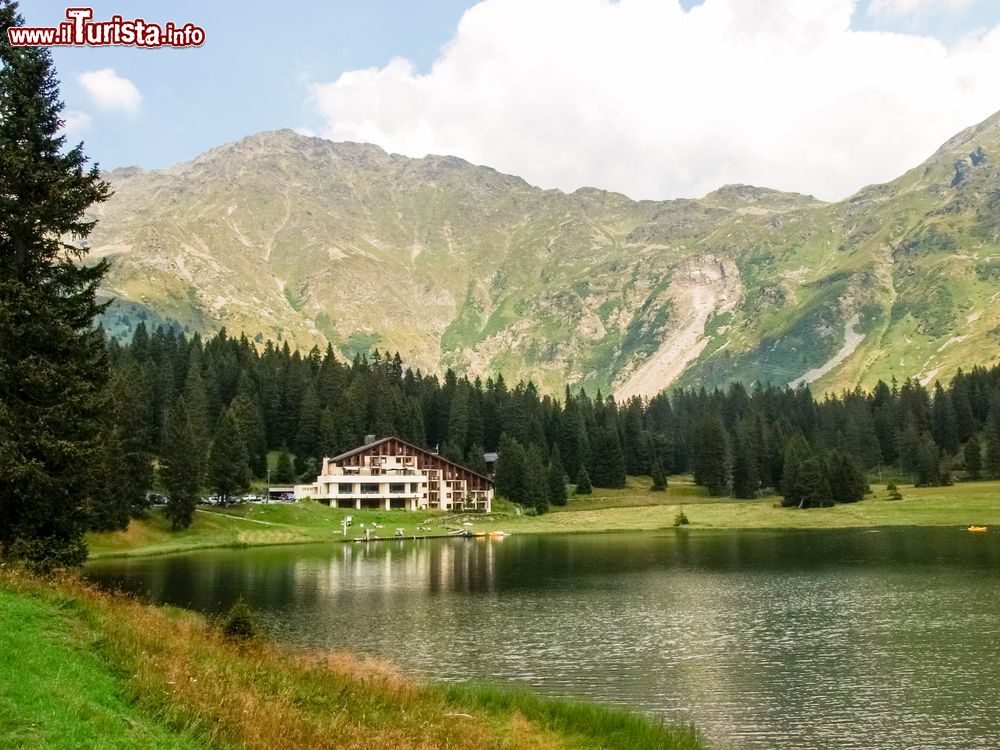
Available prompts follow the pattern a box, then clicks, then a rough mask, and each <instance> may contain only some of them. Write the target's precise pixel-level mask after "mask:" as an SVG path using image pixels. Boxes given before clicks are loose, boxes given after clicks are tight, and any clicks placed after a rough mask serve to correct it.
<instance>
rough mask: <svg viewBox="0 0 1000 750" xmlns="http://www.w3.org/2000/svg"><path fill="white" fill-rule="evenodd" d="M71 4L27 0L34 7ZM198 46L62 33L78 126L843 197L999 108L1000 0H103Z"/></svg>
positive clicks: (645, 182) (148, 152)
mask: <svg viewBox="0 0 1000 750" xmlns="http://www.w3.org/2000/svg"><path fill="white" fill-rule="evenodd" d="M66 7H67V6H66V4H65V0H64V2H53V1H52V0H30V1H29V2H22V4H21V12H22V14H23V15H24V16H25V20H26V23H27V24H28V25H32V26H48V25H56V24H57V23H59V22H60V21H62V20H64V19H65V9H66ZM92 7H93V8H94V18H95V20H105V19H108V18H110V17H111V16H112V15H115V14H117V15H121V16H123V17H125V18H129V19H130V18H137V17H139V18H144V19H146V20H147V21H155V22H159V23H164V22H166V21H174V22H175V23H177V24H178V25H181V24H183V23H185V22H191V23H194V24H196V25H198V26H201V27H202V28H204V29H205V34H206V41H205V43H204V45H202V46H201V47H198V48H186V49H137V48H134V47H114V48H54V49H53V58H54V61H55V64H56V68H57V71H58V75H59V77H60V80H61V81H62V87H61V91H62V96H63V99H64V101H65V104H66V109H65V112H64V115H65V120H66V131H67V135H68V136H69V138H70V139H71V140H72V141H74V142H75V141H79V140H83V141H84V143H85V149H86V152H87V153H88V154H89V155H90V156H91V157H92V158H94V159H95V160H96V161H97V162H98V163H99V164H100V165H101V167H102V168H104V169H113V168H115V167H120V166H131V165H138V166H141V167H144V168H150V169H151V168H159V167H163V166H167V165H170V164H174V163H177V162H181V161H186V160H189V159H192V158H194V157H195V156H197V155H198V154H199V153H202V152H203V151H206V150H207V149H209V148H212V147H214V146H218V145H221V144H223V143H226V142H229V141H232V140H236V139H238V138H241V137H243V136H246V135H250V134H253V133H256V132H260V131H262V130H274V129H278V128H293V129H295V130H297V131H299V132H301V133H303V134H306V135H313V136H318V137H325V138H331V139H333V140H351V141H366V142H371V143H376V144H378V145H379V146H382V147H383V148H385V149H386V150H388V151H392V152H397V153H403V154H406V155H408V156H414V157H419V156H423V155H425V154H428V153H435V154H451V155H455V156H460V157H462V158H464V159H467V160H469V161H471V162H473V163H476V164H485V165H488V166H491V167H494V168H496V169H499V170H500V171H503V172H507V173H511V174H516V175H519V176H521V177H523V178H525V179H526V180H528V181H529V182H531V183H532V184H535V185H538V186H540V187H544V188H559V189H562V190H565V191H567V192H570V191H573V190H575V189H577V188H580V187H584V186H593V187H599V188H603V189H608V190H615V191H618V192H622V193H625V194H626V195H629V196H630V197H632V198H636V199H667V198H675V197H698V196H701V195H704V194H705V193H707V192H709V191H711V190H713V189H715V188H717V187H719V186H721V185H723V184H729V183H749V184H756V185H762V186H767V187H772V188H777V189H781V190H791V191H796V192H802V193H807V194H811V195H815V196H817V197H819V198H823V199H827V200H839V199H842V198H844V197H846V196H848V195H850V194H851V193H853V192H854V191H855V190H857V189H859V188H861V187H863V186H864V185H866V184H870V183H875V182H884V181H888V180H891V179H893V178H895V177H897V176H898V175H900V174H901V173H902V172H904V171H906V170H907V169H909V168H911V167H913V166H915V165H917V164H918V163H920V162H921V161H923V160H924V159H925V158H927V157H928V156H929V155H930V154H931V153H933V151H934V150H935V149H936V148H937V146H939V145H940V144H941V143H942V142H943V141H945V140H947V139H948V138H949V137H951V136H952V135H954V134H955V133H956V132H958V131H959V130H961V129H962V128H965V127H968V126H970V125H973V124H975V123H977V122H979V121H981V120H983V119H985V118H986V117H988V116H989V115H991V114H993V113H994V112H996V111H998V110H1000V2H998V1H997V0H683V1H679V0H617V2H614V1H612V0H482V1H481V2H478V3H474V2H470V1H469V0H434V1H433V2H429V3H414V2H412V0H410V1H406V0H365V2H357V0H351V1H350V2H343V1H341V0H327V1H326V2H322V1H320V0H315V1H314V2H305V1H304V0H284V2H279V3H274V2H267V3H264V2H255V1H254V0H249V1H247V2H242V3H235V2H232V3H230V2H227V3H221V2H219V3H204V2H191V1H190V0H173V2H171V3H163V2H162V1H159V2H158V1H156V0H116V1H115V2H105V0H95V2H94V4H93V6H92Z"/></svg>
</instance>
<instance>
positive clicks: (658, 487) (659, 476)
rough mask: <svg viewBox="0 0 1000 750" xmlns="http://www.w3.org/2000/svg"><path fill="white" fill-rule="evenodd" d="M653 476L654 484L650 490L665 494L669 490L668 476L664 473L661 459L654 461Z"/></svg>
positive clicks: (657, 458)
mask: <svg viewBox="0 0 1000 750" xmlns="http://www.w3.org/2000/svg"><path fill="white" fill-rule="evenodd" d="M651 474H652V477H651V478H652V480H653V484H652V485H651V486H650V488H649V489H650V490H652V491H653V492H664V491H665V490H666V489H667V474H666V472H665V471H663V463H662V462H661V461H660V459H659V457H656V458H654V459H653V467H652V470H651Z"/></svg>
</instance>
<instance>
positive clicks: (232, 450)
mask: <svg viewBox="0 0 1000 750" xmlns="http://www.w3.org/2000/svg"><path fill="white" fill-rule="evenodd" d="M208 477H209V481H210V482H211V484H212V487H213V489H214V490H215V491H216V493H217V494H218V495H219V498H220V501H221V502H222V504H223V505H226V504H228V503H229V502H231V501H232V500H233V498H234V497H235V496H236V495H237V494H239V493H240V492H242V491H243V490H245V489H246V488H247V486H248V485H249V483H250V467H249V466H248V465H247V449H246V446H245V445H244V444H243V437H242V436H241V435H240V426H239V424H238V423H237V421H236V416H235V415H234V414H233V410H232V409H227V410H226V411H224V412H223V413H222V415H221V416H220V417H219V421H218V424H217V425H216V427H215V435H214V436H213V438H212V447H211V449H210V451H209V457H208Z"/></svg>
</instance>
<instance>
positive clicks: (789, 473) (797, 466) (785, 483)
mask: <svg viewBox="0 0 1000 750" xmlns="http://www.w3.org/2000/svg"><path fill="white" fill-rule="evenodd" d="M811 456H812V451H811V450H810V448H809V444H808V443H807V442H806V440H805V438H804V437H802V436H801V435H795V436H794V437H792V439H791V440H789V441H788V444H787V445H786V446H785V456H784V460H783V469H782V474H781V495H782V498H781V504H782V505H784V506H785V507H791V506H797V505H800V504H801V503H802V494H801V484H800V482H799V474H800V472H801V470H802V464H804V463H805V462H806V461H807V460H809V458H810V457H811Z"/></svg>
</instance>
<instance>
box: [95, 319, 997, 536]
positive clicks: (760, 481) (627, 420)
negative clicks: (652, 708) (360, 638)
mask: <svg viewBox="0 0 1000 750" xmlns="http://www.w3.org/2000/svg"><path fill="white" fill-rule="evenodd" d="M108 349H109V360H110V362H111V371H112V376H111V384H110V390H111V393H112V402H113V403H114V404H117V405H118V406H117V410H116V418H117V421H116V424H115V428H114V429H115V432H116V434H115V437H116V439H117V440H118V441H119V448H118V450H120V451H122V453H123V456H124V460H123V465H128V462H129V461H134V462H135V463H136V464H137V465H135V466H133V467H132V468H131V469H130V471H129V476H130V477H131V481H134V482H136V483H142V482H145V483H147V486H148V483H149V482H150V481H151V472H150V471H149V470H148V468H147V467H148V466H150V465H151V464H152V461H153V459H154V457H158V463H159V464H160V468H161V476H162V477H163V480H164V484H165V485H166V487H167V489H168V491H169V493H170V494H171V496H173V495H174V494H178V495H179V496H187V497H192V498H193V497H194V496H195V495H196V494H197V492H198V489H199V488H200V487H201V486H208V485H210V486H211V487H213V488H214V489H216V490H217V491H218V492H219V494H220V495H223V496H225V495H227V494H232V493H233V492H235V491H238V490H239V489H241V488H243V487H245V486H246V483H247V481H248V480H249V478H250V477H251V476H256V477H258V478H263V477H264V476H265V473H266V456H267V453H268V451H273V450H277V451H280V452H281V456H280V458H279V471H277V472H275V475H274V476H273V477H272V478H273V479H274V480H275V481H283V482H284V481H287V482H290V481H296V480H299V479H312V478H313V477H314V476H315V475H316V473H317V472H318V470H319V466H320V459H321V457H322V456H332V455H336V454H338V453H341V452H344V451H346V450H349V449H351V448H354V447H356V446H357V445H359V444H360V443H361V442H362V440H363V439H364V436H365V435H367V434H370V433H374V434H376V435H379V436H385V435H398V436H399V437H401V438H403V439H404V440H408V441H410V442H413V443H416V444H418V445H422V446H426V447H429V448H430V449H432V450H439V451H440V452H441V453H442V454H443V455H444V456H445V457H447V458H449V459H452V460H455V461H457V462H460V463H463V464H465V465H467V466H469V467H470V468H472V469H475V470H478V471H481V472H482V471H485V470H486V466H485V463H484V453H488V452H499V460H498V462H497V465H496V476H495V479H496V484H497V492H498V494H500V495H503V496H505V497H508V498H510V499H512V500H515V501H516V502H519V503H521V504H523V505H525V506H527V507H529V508H534V509H535V510H536V511H537V512H544V511H545V510H546V509H547V508H548V507H549V506H550V505H551V504H562V503H565V502H566V492H565V486H566V484H567V483H570V484H576V485H577V492H578V493H579V492H581V490H582V491H583V492H586V491H587V489H588V488H589V487H602V488H620V487H624V485H625V477H626V475H627V474H632V475H646V476H651V477H653V479H654V484H656V485H659V487H660V488H662V487H663V486H665V483H666V475H667V474H687V473H691V474H693V476H694V480H695V482H696V483H698V484H700V485H703V486H705V487H706V488H707V489H708V491H709V493H710V494H713V495H727V494H731V495H733V496H735V497H739V498H753V497H757V496H759V495H761V494H762V493H764V492H767V491H774V492H777V493H778V494H781V495H782V496H783V498H784V501H785V503H786V504H788V505H797V506H802V507H809V506H814V505H824V504H829V503H832V502H834V501H837V502H852V501H856V500H860V499H861V498H862V497H863V496H864V494H865V492H866V490H867V476H868V474H869V473H870V472H872V471H877V470H879V469H885V470H889V471H890V472H893V473H902V474H904V475H909V476H910V477H911V478H912V480H913V482H914V483H915V484H918V485H938V484H947V483H949V482H950V481H952V478H953V477H954V476H955V474H956V472H958V471H961V472H962V473H963V474H964V476H966V477H967V478H971V479H977V478H980V477H983V476H988V477H992V478H1000V425H998V417H1000V368H993V369H990V370H987V369H984V368H974V369H973V370H972V371H970V372H969V373H963V372H959V373H958V374H957V375H956V377H955V378H954V379H953V380H952V382H951V383H950V385H949V386H948V387H947V388H945V387H943V386H942V385H941V384H939V383H936V384H935V385H934V386H933V387H932V388H931V389H928V388H926V387H925V386H923V385H921V384H920V383H919V382H918V381H916V380H915V379H908V380H906V381H904V382H903V383H902V384H901V385H900V384H897V383H896V382H895V381H893V382H892V383H889V384H886V383H883V382H879V383H878V384H877V385H876V386H875V388H874V389H872V390H871V391H864V390H862V389H860V388H857V389H855V390H853V391H847V392H844V393H841V394H838V395H834V394H830V395H827V396H825V397H824V398H823V399H822V400H817V399H815V398H814V397H813V395H812V393H811V391H810V390H809V388H808V387H806V386H802V387H799V388H798V389H790V388H787V387H785V388H779V387H776V386H770V385H756V386H754V387H752V388H750V389H747V388H746V387H744V386H743V385H741V384H739V383H733V384H732V385H731V386H730V387H729V388H728V389H727V390H725V391H722V390H713V391H706V390H704V389H675V390H673V391H671V392H669V393H663V394H660V395H658V396H656V397H655V398H653V399H651V400H642V399H639V398H632V399H630V400H628V401H625V402H618V401H616V400H615V399H614V398H613V397H611V396H603V395H601V393H600V392H598V393H597V394H596V395H595V396H593V397H591V396H590V395H588V394H587V393H585V392H583V391H579V392H573V391H572V390H570V389H569V388H566V389H565V391H564V393H563V394H562V397H561V398H554V397H552V396H550V395H543V394H540V393H539V392H538V390H537V389H536V387H535V386H534V384H533V383H531V382H521V383H518V384H516V385H515V386H513V387H509V386H508V385H507V383H506V382H505V380H504V378H503V377H502V376H500V375H498V376H496V377H488V378H486V379H485V380H483V379H481V378H474V379H470V378H468V377H464V376H463V377H459V376H458V375H456V374H455V373H454V372H453V371H451V370H448V371H446V372H445V374H444V375H443V377H438V376H437V375H434V374H430V375H428V374H423V373H421V372H420V371H416V372H415V371H413V370H412V369H410V368H407V367H405V366H404V364H403V362H402V360H401V358H400V356H399V355H398V354H394V355H390V354H388V353H383V352H379V351H374V352H373V353H371V354H370V355H359V356H357V357H355V358H354V360H353V361H351V362H348V361H345V360H344V359H342V358H341V357H339V356H338V355H337V354H336V353H335V351H334V350H333V348H332V347H330V346H328V347H327V348H326V349H325V350H320V349H318V348H313V349H312V350H311V351H310V352H308V353H304V354H303V353H301V352H298V351H292V350H291V349H290V347H289V346H288V344H287V343H285V344H284V345H283V346H282V347H280V348H279V347H277V346H276V345H275V344H274V343H273V342H267V343H265V344H264V345H263V347H262V348H261V347H259V346H258V345H257V344H256V343H255V342H252V341H251V340H249V339H248V338H247V337H246V336H241V337H239V338H234V337H231V336H229V335H228V334H227V333H226V332H225V331H220V332H219V333H217V334H216V335H214V336H212V337H211V338H209V339H207V340H204V341H203V340H202V339H201V337H200V336H198V335H195V336H193V337H191V338H187V337H185V336H184V335H183V334H181V333H180V332H178V331H175V330H171V329H165V328H163V327H159V328H157V329H156V330H155V331H153V332H152V333H149V332H148V331H147V330H146V328H145V326H144V325H142V324H140V325H139V326H138V328H137V330H136V332H135V334H134V336H133V339H132V341H131V342H129V343H128V344H124V345H122V344H119V343H118V342H116V341H113V340H112V341H110V342H109V344H108ZM292 456H294V460H293V459H292ZM138 489H139V487H138V486H137V487H135V488H134V491H133V493H132V503H134V502H137V501H138V492H137V490H138ZM128 507H130V504H129V503H124V504H122V505H121V508H120V510H119V515H120V517H121V518H122V519H123V518H124V517H125V513H126V509H127V508H128ZM190 507H193V506H190ZM182 525H183V521H182Z"/></svg>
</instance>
